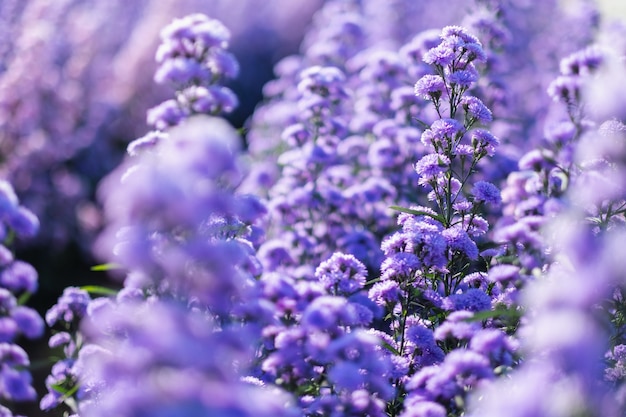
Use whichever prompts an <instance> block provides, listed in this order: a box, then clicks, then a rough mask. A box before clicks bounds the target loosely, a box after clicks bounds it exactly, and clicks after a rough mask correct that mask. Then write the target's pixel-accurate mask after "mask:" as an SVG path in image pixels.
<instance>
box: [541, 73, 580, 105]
mask: <svg viewBox="0 0 626 417" xmlns="http://www.w3.org/2000/svg"><path fill="white" fill-rule="evenodd" d="M581 88H582V80H581V79H580V77H578V76H574V75H561V76H559V77H557V79H556V80H554V81H553V82H552V83H551V84H550V85H549V86H548V95H549V96H550V97H552V100H554V101H562V102H564V103H566V104H574V103H577V102H578V100H579V99H580V90H581Z"/></svg>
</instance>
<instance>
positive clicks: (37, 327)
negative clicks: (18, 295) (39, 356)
mask: <svg viewBox="0 0 626 417" xmlns="http://www.w3.org/2000/svg"><path fill="white" fill-rule="evenodd" d="M11 317H12V318H13V320H15V323H17V326H18V327H19V329H20V333H21V334H23V335H24V336H26V337H27V338H29V339H36V338H38V337H41V335H42V334H43V331H44V321H43V319H42V318H41V316H40V315H39V313H37V312H36V311H35V310H33V309H32V308H29V307H25V306H19V307H17V308H15V309H14V310H13V311H11Z"/></svg>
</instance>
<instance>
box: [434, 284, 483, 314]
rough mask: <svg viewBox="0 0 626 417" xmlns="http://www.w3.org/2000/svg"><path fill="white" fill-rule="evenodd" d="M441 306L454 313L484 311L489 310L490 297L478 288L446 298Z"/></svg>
mask: <svg viewBox="0 0 626 417" xmlns="http://www.w3.org/2000/svg"><path fill="white" fill-rule="evenodd" d="M443 305H444V307H445V308H446V309H450V310H454V311H462V310H467V311H473V312H477V311H485V310H489V309H491V297H489V296H488V295H487V294H486V293H485V292H484V291H483V290H481V289H480V288H470V289H468V290H466V291H464V292H463V293H461V294H452V295H450V296H448V297H447V299H445V300H444V303H443Z"/></svg>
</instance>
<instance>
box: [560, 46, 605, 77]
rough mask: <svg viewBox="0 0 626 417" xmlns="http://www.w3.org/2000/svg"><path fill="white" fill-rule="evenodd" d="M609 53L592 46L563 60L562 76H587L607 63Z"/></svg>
mask: <svg viewBox="0 0 626 417" xmlns="http://www.w3.org/2000/svg"><path fill="white" fill-rule="evenodd" d="M606 54H607V51H606V50H604V49H603V48H602V47H601V46H599V45H591V46H589V47H587V48H585V49H583V50H580V51H578V52H574V53H573V54H571V55H569V56H567V57H565V58H563V59H562V60H561V62H560V64H559V68H560V70H561V74H563V75H580V76H586V75H589V74H591V73H592V72H594V71H595V70H597V69H598V68H599V67H600V66H601V65H602V63H603V62H604V61H605V58H606Z"/></svg>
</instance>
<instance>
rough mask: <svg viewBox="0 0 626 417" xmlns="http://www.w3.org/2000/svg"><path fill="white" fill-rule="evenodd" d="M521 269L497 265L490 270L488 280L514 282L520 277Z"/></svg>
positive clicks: (513, 266)
mask: <svg viewBox="0 0 626 417" xmlns="http://www.w3.org/2000/svg"><path fill="white" fill-rule="evenodd" d="M519 273H520V269H519V267H518V266H515V265H495V266H493V267H491V268H490V269H489V274H488V275H487V277H488V279H489V280H490V281H491V282H502V283H506V282H514V281H516V280H517V279H518V278H519V277H520V275H519Z"/></svg>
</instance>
